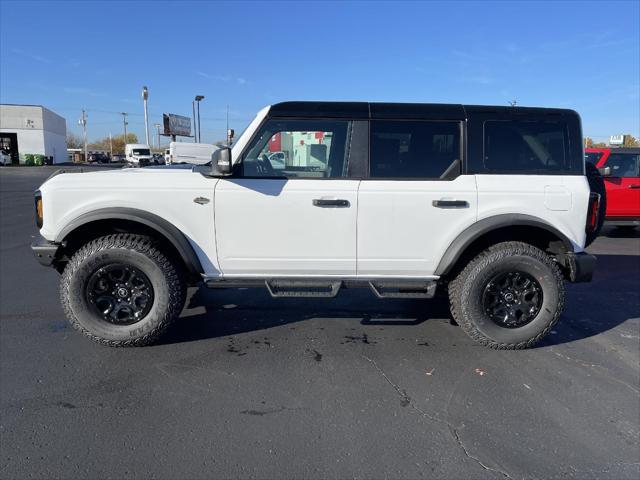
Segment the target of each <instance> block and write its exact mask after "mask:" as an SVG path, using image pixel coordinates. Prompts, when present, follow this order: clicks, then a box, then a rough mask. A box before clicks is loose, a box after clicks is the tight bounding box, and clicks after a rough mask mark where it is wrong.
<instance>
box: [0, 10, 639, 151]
mask: <svg viewBox="0 0 640 480" xmlns="http://www.w3.org/2000/svg"><path fill="white" fill-rule="evenodd" d="M0 59H1V68H0V101H1V102H2V103H27V104H42V105H44V106H46V107H48V108H50V109H52V110H53V111H55V112H57V113H59V114H60V115H62V116H64V117H65V118H66V119H67V128H68V129H69V130H71V131H74V132H76V133H78V132H79V131H80V129H79V127H78V125H77V120H78V118H79V116H80V109H81V108H86V109H87V110H88V112H89V113H88V124H87V126H88V132H89V138H90V139H95V138H98V137H102V136H105V135H108V134H109V132H112V133H114V134H119V133H121V132H122V117H121V115H119V114H118V113H117V112H122V111H126V112H129V113H130V115H129V122H130V125H129V130H130V131H134V132H136V133H137V134H138V136H139V137H140V138H144V133H143V131H144V128H143V110H142V101H141V100H140V90H141V87H142V85H147V86H148V87H149V90H150V97H149V110H150V116H151V123H152V124H153V123H161V115H162V113H163V112H172V113H178V114H183V115H187V116H191V101H192V99H193V96H194V95H196V94H202V95H205V97H206V98H205V100H204V101H203V102H202V104H201V117H202V137H203V141H214V140H218V139H221V138H224V129H225V120H224V118H225V111H226V105H227V104H229V105H230V111H231V114H230V119H231V120H230V123H231V127H233V128H235V129H236V131H240V130H242V129H243V128H244V127H245V126H246V124H247V123H248V122H249V120H250V119H251V118H252V117H253V115H254V114H255V112H256V111H257V110H258V109H259V108H261V107H263V106H265V105H267V104H271V103H275V102H279V101H284V100H370V101H396V102H434V103H469V104H497V105H505V104H507V102H508V101H509V100H512V99H516V100H517V101H518V104H520V105H528V106H557V107H569V108H574V109H576V110H577V111H578V112H579V113H580V114H581V115H582V119H583V129H584V133H585V135H589V136H592V137H594V138H596V139H598V140H603V139H605V137H608V136H609V135H612V134H618V133H632V134H633V135H636V136H640V97H639V90H640V2H639V1H626V2H578V1H571V2H566V3H563V2H550V1H548V2H546V1H545V2H521V3H519V2H507V1H503V2H462V1H459V2H447V3H439V2H425V3H420V2H408V3H401V2H393V3H386V2H347V3H340V2H318V3H305V2H301V1H300V2H282V3H278V2H233V3H225V2H206V1H196V2H170V1H158V2H152V1H140V2H135V1H126V2H124V1H111V2H97V1H84V2H75V1H74V2H58V1H49V2H28V1H21V2H17V1H4V0H2V1H0Z"/></svg>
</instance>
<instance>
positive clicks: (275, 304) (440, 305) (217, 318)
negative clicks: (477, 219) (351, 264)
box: [161, 287, 452, 344]
mask: <svg viewBox="0 0 640 480" xmlns="http://www.w3.org/2000/svg"><path fill="white" fill-rule="evenodd" d="M203 309H204V312H203V313H200V312H201V311H202V310H203ZM189 310H195V311H198V313H196V314H193V315H189ZM185 314H186V315H185ZM314 318H315V319H322V318H327V319H329V318H341V319H352V320H353V321H354V323H356V322H357V324H358V325H369V326H387V325H388V326H406V327H408V328H410V327H412V326H418V325H420V324H422V323H423V322H425V321H427V320H429V319H446V321H447V322H449V321H452V320H450V314H449V306H448V301H446V300H445V299H443V298H435V299H432V300H430V301H427V300H419V299H411V300H379V299H376V298H375V297H374V295H373V293H372V292H370V291H368V290H364V289H363V290H345V291H342V292H340V293H339V294H338V296H337V297H336V298H334V299H303V298H300V299H292V298H287V299H282V298H280V299H274V298H271V297H270V296H269V294H268V293H267V292H266V290H260V289H257V290H249V289H227V290H209V289H207V288H206V287H201V288H199V289H198V290H197V291H196V292H195V293H194V294H193V295H192V297H191V299H190V300H189V301H188V303H187V307H186V310H185V311H184V312H183V315H182V317H181V318H180V319H179V320H178V322H176V324H175V325H174V326H173V327H172V329H171V330H170V331H169V332H167V334H166V335H165V336H164V337H163V339H162V341H161V343H162V344H172V343H181V342H191V341H197V340H204V339H208V338H218V337H224V336H228V335H236V334H242V333H248V332H254V331H259V330H266V329H269V328H273V327H278V326H282V325H288V324H293V323H298V322H303V321H305V320H310V319H314ZM416 335H417V336H418V335H419V334H418V333H416Z"/></svg>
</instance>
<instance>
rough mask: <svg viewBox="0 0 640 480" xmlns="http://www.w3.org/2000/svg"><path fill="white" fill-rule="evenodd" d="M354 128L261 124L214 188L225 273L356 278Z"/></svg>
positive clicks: (310, 122)
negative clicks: (231, 172)
mask: <svg viewBox="0 0 640 480" xmlns="http://www.w3.org/2000/svg"><path fill="white" fill-rule="evenodd" d="M352 124H353V122H351V121H349V120H344V119H340V120H323V119H282V118H279V119H278V118H272V119H269V120H267V121H266V122H265V123H264V124H263V125H262V126H261V127H260V129H259V131H258V133H257V134H256V136H255V137H254V139H253V140H252V141H251V142H250V143H249V145H248V146H247V148H246V149H245V151H244V152H243V154H242V158H241V163H240V165H239V168H238V171H237V172H235V173H234V177H233V178H228V179H222V180H220V181H219V182H218V183H217V185H216V192H215V227H216V239H217V249H218V259H219V263H220V266H221V269H222V273H223V275H224V276H235V277H274V276H277V277H285V276H304V277H312V276H332V275H339V276H354V275H355V274H356V216H357V206H358V199H357V192H358V184H359V181H358V180H351V179H349V178H348V158H349V145H350V139H351V131H352ZM275 139H277V140H278V141H277V142H275V141H274V140H275ZM276 143H277V146H273V145H274V144H276ZM272 148H277V152H280V153H281V154H280V155H277V156H276V157H278V159H277V160H278V161H274V162H272V161H271V160H270V158H273V157H274V156H273V155H272V154H273V153H274V151H273V150H271V149H272ZM274 160H275V158H274Z"/></svg>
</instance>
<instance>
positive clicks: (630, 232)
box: [600, 224, 640, 238]
mask: <svg viewBox="0 0 640 480" xmlns="http://www.w3.org/2000/svg"><path fill="white" fill-rule="evenodd" d="M600 236H601V237H608V238H640V228H630V227H623V228H617V227H614V226H610V225H606V224H605V226H604V227H603V228H602V230H601V231H600Z"/></svg>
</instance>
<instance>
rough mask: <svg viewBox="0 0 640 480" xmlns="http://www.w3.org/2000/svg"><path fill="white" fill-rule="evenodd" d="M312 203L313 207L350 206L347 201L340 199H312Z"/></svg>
mask: <svg viewBox="0 0 640 480" xmlns="http://www.w3.org/2000/svg"><path fill="white" fill-rule="evenodd" d="M312 203H313V206H314V207H329V208H348V207H350V206H351V204H350V203H349V200H343V199H341V198H314V199H313V202H312Z"/></svg>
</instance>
